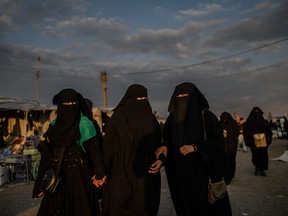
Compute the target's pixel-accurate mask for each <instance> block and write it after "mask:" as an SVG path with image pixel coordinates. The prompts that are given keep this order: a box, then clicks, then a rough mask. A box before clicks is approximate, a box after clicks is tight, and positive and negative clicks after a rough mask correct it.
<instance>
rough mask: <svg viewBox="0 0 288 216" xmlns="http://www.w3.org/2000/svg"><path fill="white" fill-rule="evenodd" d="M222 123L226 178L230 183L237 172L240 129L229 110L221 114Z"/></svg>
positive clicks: (227, 182)
mask: <svg viewBox="0 0 288 216" xmlns="http://www.w3.org/2000/svg"><path fill="white" fill-rule="evenodd" d="M220 123H221V125H222V128H223V134H224V140H225V154H226V163H225V172H224V180H225V182H226V184H227V185H228V184H230V182H231V180H232V179H233V178H234V176H235V172H236V155H237V148H238V136H239V132H240V129H239V126H238V124H237V122H236V121H235V120H234V118H233V117H232V115H231V114H230V113H228V112H223V113H222V114H221V115H220Z"/></svg>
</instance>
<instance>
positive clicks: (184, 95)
mask: <svg viewBox="0 0 288 216" xmlns="http://www.w3.org/2000/svg"><path fill="white" fill-rule="evenodd" d="M187 96H189V94H187V93H185V94H178V95H177V98H181V97H187Z"/></svg>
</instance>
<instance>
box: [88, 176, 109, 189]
mask: <svg viewBox="0 0 288 216" xmlns="http://www.w3.org/2000/svg"><path fill="white" fill-rule="evenodd" d="M106 178H107V177H106V176H104V177H103V178H102V179H100V180H98V179H96V175H94V176H93V177H92V178H91V180H92V184H94V185H95V186H96V187H97V188H98V187H102V186H103V185H104V184H105V182H106Z"/></svg>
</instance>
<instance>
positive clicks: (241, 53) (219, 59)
mask: <svg viewBox="0 0 288 216" xmlns="http://www.w3.org/2000/svg"><path fill="white" fill-rule="evenodd" d="M287 40H288V37H286V38H283V39H281V40H278V41H274V42H271V43H267V44H264V45H262V46H258V47H256V48H252V49H248V50H244V51H241V52H238V53H234V54H231V55H227V56H224V57H220V58H216V59H211V60H207V61H203V62H199V63H195V64H190V65H184V66H179V67H174V68H165V69H160V70H154V71H146V72H127V73H121V75H139V74H151V73H161V72H168V71H174V70H179V69H180V70H181V69H186V68H190V67H195V66H199V65H204V64H210V63H214V62H218V61H222V60H225V59H229V58H232V57H236V56H240V55H243V54H246V53H249V52H253V51H256V50H260V49H263V48H266V47H269V46H273V45H275V44H278V43H282V42H285V41H287Z"/></svg>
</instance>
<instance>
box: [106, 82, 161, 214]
mask: <svg viewBox="0 0 288 216" xmlns="http://www.w3.org/2000/svg"><path fill="white" fill-rule="evenodd" d="M160 143H161V131H160V126H159V124H158V122H157V120H156V118H155V116H154V115H153V113H152V109H151V106H150V104H149V101H148V99H147V89H146V88H145V87H144V86H142V85H139V84H133V85H131V86H129V88H128V89H127V91H126V93H125V95H124V97H123V98H122V100H121V101H120V103H119V104H118V106H117V107H116V108H115V110H114V113H113V115H112V117H111V119H110V120H109V123H108V125H107V128H106V133H105V136H104V143H103V152H104V160H105V165H106V166H107V170H108V173H109V175H108V178H107V183H106V184H105V185H104V193H103V206H104V207H103V215H104V216H136V215H137V216H157V213H158V209H159V203H160V188H161V185H160V184H161V181H160V173H159V170H160V168H161V166H162V162H161V161H160V160H157V158H156V156H155V151H156V150H157V148H158V147H159V146H160ZM162 156H163V155H162ZM159 159H160V158H159Z"/></svg>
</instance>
